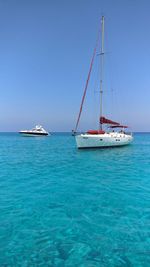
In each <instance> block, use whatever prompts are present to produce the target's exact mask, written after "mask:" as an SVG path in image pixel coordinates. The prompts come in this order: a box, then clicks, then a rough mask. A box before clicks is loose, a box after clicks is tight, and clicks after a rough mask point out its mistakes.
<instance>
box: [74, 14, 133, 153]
mask: <svg viewBox="0 0 150 267" xmlns="http://www.w3.org/2000/svg"><path fill="white" fill-rule="evenodd" d="M104 22H105V18H104V16H102V19H101V32H102V41H101V52H100V56H101V79H100V118H99V129H98V130H88V131H87V132H86V133H81V134H76V133H77V128H78V124H79V120H80V116H81V113H82V108H83V104H84V99H85V96H86V92H87V88H88V82H89V79H90V74H91V71H92V66H93V62H94V58H95V55H96V51H97V45H96V47H95V49H94V52H93V57H92V61H91V65H90V70H89V73H88V78H87V81H86V86H85V90H84V94H83V97H82V101H81V106H80V111H79V115H78V119H77V123H76V127H75V130H74V131H73V134H74V135H75V139H76V143H77V147H78V148H79V149H82V148H106V147H118V146H124V145H128V144H130V143H131V142H132V141H133V136H132V133H128V132H125V129H126V128H128V126H126V125H122V124H120V123H118V122H116V121H113V120H111V119H108V118H106V117H105V116H104V115H103V63H104ZM104 126H107V128H109V131H108V130H107V131H106V130H105V128H104Z"/></svg>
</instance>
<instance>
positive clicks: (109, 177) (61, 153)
mask: <svg viewBox="0 0 150 267" xmlns="http://www.w3.org/2000/svg"><path fill="white" fill-rule="evenodd" d="M12 266H13V267H18V266H19V267H27V266H28V267H32V266H34V267H37V266H41V267H47V266H49V267H55V266H56V267H64V266H65V267H78V266H81V267H101V266H102V267H103V266H104V267H111V266H114V267H121V266H123V267H127V266H136V267H140V266H144V267H149V266H150V134H146V133H145V134H144V133H143V134H135V135H134V142H133V144H132V145H129V146H125V147H121V148H111V149H108V148H107V149H99V150H77V148H76V144H75V139H74V137H72V136H71V135H70V134H54V135H52V136H49V137H22V136H20V135H19V134H13V133H12V134H11V133H9V134H8V133H6V134H5V133H3V134H0V267H12Z"/></svg>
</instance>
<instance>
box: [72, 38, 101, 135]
mask: <svg viewBox="0 0 150 267" xmlns="http://www.w3.org/2000/svg"><path fill="white" fill-rule="evenodd" d="M98 39H99V34H98V37H97V40H96V45H95V48H94V51H93V56H92V60H91V64H90V69H89V73H88V77H87V80H86V84H85V89H84V93H83V96H82V101H81V105H80V110H79V115H78V118H77V122H76V126H75V130H74V132H75V133H76V131H77V128H78V124H79V121H80V117H81V113H82V108H83V104H84V100H85V96H86V92H87V88H88V84H89V80H90V75H91V71H92V67H93V63H94V59H95V55H96V50H97V45H98Z"/></svg>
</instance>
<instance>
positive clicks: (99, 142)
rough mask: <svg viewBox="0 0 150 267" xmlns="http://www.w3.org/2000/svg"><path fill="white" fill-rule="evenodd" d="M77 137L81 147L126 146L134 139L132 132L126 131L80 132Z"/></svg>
mask: <svg viewBox="0 0 150 267" xmlns="http://www.w3.org/2000/svg"><path fill="white" fill-rule="evenodd" d="M75 138H76V143H77V147H78V148H79V149H84V148H106V147H118V146H125V145H128V144H130V143H131V142H132V140H133V137H132V135H131V134H124V133H105V134H96V135H92V134H80V135H77V136H76V137H75Z"/></svg>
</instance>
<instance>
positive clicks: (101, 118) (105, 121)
mask: <svg viewBox="0 0 150 267" xmlns="http://www.w3.org/2000/svg"><path fill="white" fill-rule="evenodd" d="M100 123H101V124H112V125H120V123H118V122H116V121H112V120H109V119H107V118H105V117H100Z"/></svg>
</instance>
